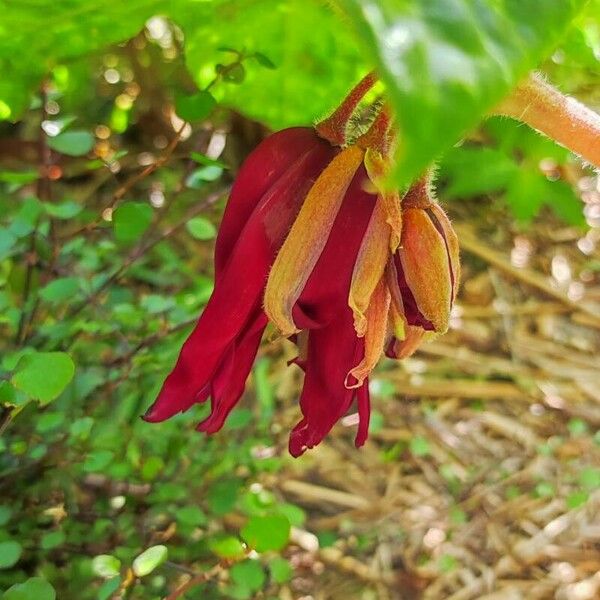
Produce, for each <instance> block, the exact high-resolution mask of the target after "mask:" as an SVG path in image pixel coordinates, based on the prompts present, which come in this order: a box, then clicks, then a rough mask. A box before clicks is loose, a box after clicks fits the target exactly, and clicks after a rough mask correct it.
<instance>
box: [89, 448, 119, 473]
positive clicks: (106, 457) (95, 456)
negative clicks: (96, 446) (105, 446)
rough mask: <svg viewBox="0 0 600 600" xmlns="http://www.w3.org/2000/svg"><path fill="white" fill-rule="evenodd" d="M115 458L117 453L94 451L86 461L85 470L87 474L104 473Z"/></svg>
mask: <svg viewBox="0 0 600 600" xmlns="http://www.w3.org/2000/svg"><path fill="white" fill-rule="evenodd" d="M114 457H115V453H114V452H113V451H112V450H94V451H93V452H90V454H89V455H88V456H87V458H86V459H85V462H84V463H83V470H84V471H86V472H87V473H94V472H97V471H103V470H104V469H106V467H108V465H109V464H110V463H111V462H112V460H113V458H114Z"/></svg>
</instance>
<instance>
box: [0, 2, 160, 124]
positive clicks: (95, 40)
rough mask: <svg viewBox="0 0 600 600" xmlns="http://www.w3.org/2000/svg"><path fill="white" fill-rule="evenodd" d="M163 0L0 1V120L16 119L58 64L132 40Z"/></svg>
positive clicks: (157, 9)
mask: <svg viewBox="0 0 600 600" xmlns="http://www.w3.org/2000/svg"><path fill="white" fill-rule="evenodd" d="M165 4H166V3H165V2H164V0H132V1H131V2H113V1H112V0H97V1H95V2H88V0H61V1H60V2H55V1H53V0H26V1H25V0H24V1H23V2H12V1H9V0H0V13H1V14H2V18H1V19H0V72H1V73H2V78H1V79H0V118H6V117H13V118H14V117H16V116H18V115H19V113H20V112H21V111H22V110H23V109H24V108H25V107H26V105H27V102H28V98H29V94H30V93H31V92H32V91H33V90H34V89H35V88H36V87H38V86H39V85H40V83H41V81H42V79H43V77H44V76H45V75H47V74H48V73H49V72H50V70H51V69H52V68H53V67H54V66H55V65H57V64H59V63H61V62H62V61H65V60H69V59H72V58H76V57H79V56H82V55H84V54H86V53H89V52H92V51H94V50H98V49H100V48H103V47H106V46H108V45H109V44H113V43H116V42H120V41H122V40H126V39H128V38H130V37H132V36H134V35H135V34H136V33H137V32H138V31H139V30H140V29H141V28H142V26H143V25H144V21H145V20H146V19H148V18H149V17H150V16H152V15H153V14H155V12H157V11H160V7H161V6H164V5H165Z"/></svg>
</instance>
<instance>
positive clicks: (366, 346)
mask: <svg viewBox="0 0 600 600" xmlns="http://www.w3.org/2000/svg"><path fill="white" fill-rule="evenodd" d="M373 83H374V78H373V77H372V76H367V77H366V78H365V79H364V80H363V81H362V82H361V83H360V84H359V85H358V86H357V87H356V88H355V89H354V90H353V91H352V92H351V93H350V95H349V96H348V98H347V99H346V101H345V102H344V103H343V104H342V105H341V106H340V108H339V109H338V110H337V111H336V112H335V113H334V114H333V115H332V116H331V117H330V118H329V119H327V120H326V121H324V122H323V123H321V124H319V125H318V126H317V128H316V131H314V130H312V129H306V128H295V129H288V130H285V131H282V132H279V133H277V134H274V135H272V136H271V137H269V138H268V139H267V140H266V141H265V142H263V143H262V144H261V145H260V146H259V147H258V148H257V149H256V150H255V151H254V152H253V153H252V154H251V155H250V157H249V158H248V160H247V161H246V162H245V163H244V165H243V167H242V169H241V170H240V173H239V175H238V177H237V179H236V182H235V185H234V187H233V190H232V193H231V197H230V199H229V202H228V205H227V209H226V211H225V215H224V218H223V222H222V224H221V228H220V230H219V235H218V237H217V243H216V251H215V290H214V292H213V295H212V297H211V299H210V301H209V303H208V304H207V306H206V308H205V310H204V312H203V314H202V316H201V318H200V320H199V322H198V324H197V326H196V328H195V329H194V331H193V332H192V334H191V335H190V337H189V338H188V340H187V341H186V342H185V344H184V346H183V349H182V351H181V354H180V356H179V359H178V361H177V364H176V365H175V368H174V369H173V371H172V373H171V374H170V375H169V376H168V377H167V379H166V381H165V383H164V385H163V387H162V390H161V392H160V394H159V396H158V399H157V400H156V402H155V403H154V404H153V405H152V407H151V408H150V410H149V411H148V413H147V414H146V415H145V417H144V418H145V419H146V420H147V421H152V422H156V421H162V420H164V419H167V418H169V417H170V416H172V415H174V414H175V413H177V412H181V411H185V410H187V409H188V408H190V407H191V406H192V405H193V404H194V403H196V402H204V401H205V400H206V399H207V398H208V397H209V396H210V398H211V404H212V411H211V414H210V416H209V417H208V418H207V419H206V420H205V421H203V422H202V423H200V425H199V426H198V429H199V430H200V431H205V432H207V433H212V432H215V431H217V430H218V429H220V428H221V427H222V425H223V423H224V420H225V418H226V417H227V415H228V414H229V412H230V411H231V409H232V408H233V407H234V406H235V404H236V403H237V401H238V400H239V398H240V396H241V395H242V393H243V391H244V386H245V381H246V378H247V376H248V373H249V372H250V369H251V367H252V363H253V361H254V358H255V355H256V352H257V350H258V346H259V343H260V340H261V337H262V334H263V331H264V329H265V326H266V324H267V321H268V320H270V321H271V322H272V323H273V324H274V325H275V326H276V327H277V328H278V329H279V330H280V332H281V333H282V335H284V336H285V337H290V338H291V339H292V340H293V341H294V342H295V343H296V344H297V346H298V348H299V356H298V357H297V358H296V359H295V360H294V361H293V362H295V363H296V364H297V365H298V366H300V367H301V368H302V369H303V370H304V372H305V378H304V386H303V389H302V393H301V396H300V408H301V411H302V415H303V418H302V419H301V421H300V422H299V423H298V424H297V425H296V426H295V427H294V429H293V431H292V433H291V436H290V442H289V449H290V453H291V454H292V455H293V456H299V455H300V454H302V453H303V452H304V451H305V450H306V449H307V448H312V447H313V446H315V445H316V444H318V443H319V442H320V441H321V440H322V439H323V438H324V437H325V435H327V433H328V432H329V431H330V430H331V428H332V427H333V426H334V424H335V423H336V422H337V421H338V420H339V419H340V418H341V417H342V416H343V415H344V414H345V413H346V412H347V411H348V409H349V408H350V406H351V405H352V403H353V402H354V401H355V400H356V401H357V404H358V413H359V427H358V433H357V436H356V445H357V446H360V445H362V444H363V443H364V442H365V440H366V438H367V431H368V424H369V412H370V409H369V392H368V375H369V373H370V372H371V370H372V369H373V368H374V366H375V364H376V363H377V361H378V360H379V358H380V356H381V354H382V353H383V351H384V348H385V350H386V354H387V355H388V356H390V357H405V356H408V355H409V354H411V353H412V352H414V350H416V348H417V347H418V345H419V344H420V343H421V341H422V340H423V338H424V337H425V334H426V332H429V331H431V332H438V333H439V332H443V331H445V329H446V328H447V326H448V318H449V314H450V309H451V305H452V302H453V301H454V298H455V296H456V287H457V282H458V246H457V244H456V237H455V236H454V233H453V231H452V228H451V226H450V223H449V221H448V220H447V217H446V216H445V214H444V213H443V211H442V210H441V209H440V208H439V206H438V205H437V204H436V203H435V202H434V201H433V200H432V199H431V193H430V191H429V185H428V184H427V183H422V184H418V185H416V186H415V187H414V188H412V189H411V190H409V192H408V193H407V194H406V195H405V197H404V199H403V200H402V204H401V199H400V195H399V194H398V192H394V191H388V190H387V189H386V188H385V187H384V185H383V181H384V179H385V175H386V171H387V166H388V158H387V153H388V149H389V146H390V143H391V141H392V137H391V133H390V121H389V118H388V115H387V112H386V111H385V110H381V111H380V112H379V114H378V116H377V117H376V118H375V119H374V121H373V123H372V124H371V126H370V128H369V129H368V131H367V132H366V133H365V134H362V135H358V136H356V139H355V141H354V143H352V144H350V145H345V140H346V128H347V125H348V121H349V119H350V117H351V115H352V114H353V112H354V110H355V108H356V106H357V104H358V102H359V101H360V99H361V97H362V96H363V95H364V94H365V92H366V91H368V89H369V88H370V87H371V86H372V85H373ZM337 145H344V147H343V148H342V149H340V148H339V147H337ZM263 299H264V304H263Z"/></svg>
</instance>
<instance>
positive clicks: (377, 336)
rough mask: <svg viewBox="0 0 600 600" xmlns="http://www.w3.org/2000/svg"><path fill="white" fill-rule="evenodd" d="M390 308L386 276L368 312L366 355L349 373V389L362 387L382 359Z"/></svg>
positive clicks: (377, 287) (378, 286)
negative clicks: (351, 381) (350, 381)
mask: <svg viewBox="0 0 600 600" xmlns="http://www.w3.org/2000/svg"><path fill="white" fill-rule="evenodd" d="M389 308H390V291H389V289H388V287H387V285H386V282H385V278H384V277H382V278H381V279H380V280H379V282H378V283H377V286H376V287H375V290H374V291H373V295H372V296H371V302H370V303H369V307H368V308H367V312H366V320H367V329H366V334H365V355H364V358H363V359H362V360H361V361H360V363H359V364H358V365H356V367H354V368H353V369H352V370H351V371H350V372H349V373H348V376H347V377H346V387H347V388H348V389H354V388H359V387H361V386H362V384H363V382H364V380H365V379H366V378H367V377H368V376H369V373H371V371H372V370H373V369H374V368H375V365H376V364H377V361H378V360H379V359H380V357H381V354H382V353H383V348H384V345H385V339H386V335H387V325H388V311H389ZM350 378H354V379H355V380H356V382H355V383H352V384H351V383H349V380H350Z"/></svg>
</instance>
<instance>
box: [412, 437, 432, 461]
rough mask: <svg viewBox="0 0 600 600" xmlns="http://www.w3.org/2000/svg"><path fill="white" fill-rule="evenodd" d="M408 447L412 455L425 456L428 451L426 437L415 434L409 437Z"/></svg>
mask: <svg viewBox="0 0 600 600" xmlns="http://www.w3.org/2000/svg"><path fill="white" fill-rule="evenodd" d="M409 448H410V451H411V453H412V454H413V455H414V456H427V455H428V454H429V452H430V449H429V442H428V441H427V438H424V437H423V436H421V435H416V436H415V437H413V438H411V440H410V444H409Z"/></svg>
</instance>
